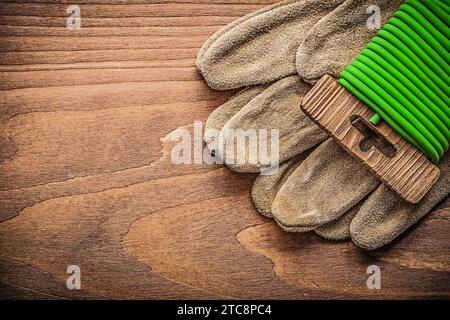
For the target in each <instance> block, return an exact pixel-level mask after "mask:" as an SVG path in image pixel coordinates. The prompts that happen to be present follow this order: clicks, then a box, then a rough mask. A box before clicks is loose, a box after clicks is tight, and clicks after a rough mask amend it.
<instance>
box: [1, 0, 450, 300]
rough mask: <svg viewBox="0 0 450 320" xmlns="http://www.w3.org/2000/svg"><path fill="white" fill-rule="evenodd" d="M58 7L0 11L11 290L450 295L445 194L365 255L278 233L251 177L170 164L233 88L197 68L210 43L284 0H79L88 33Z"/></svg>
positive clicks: (5, 278) (5, 251) (40, 293)
mask: <svg viewBox="0 0 450 320" xmlns="http://www.w3.org/2000/svg"><path fill="white" fill-rule="evenodd" d="M64 2H65V1H52V0H45V1H44V0H42V1H39V0H26V1H2V3H1V4H0V15H1V17H0V39H1V47H0V50H1V53H0V64H1V65H0V68H1V74H0V77H1V78H0V89H1V91H0V101H1V104H0V105H1V112H0V148H1V149H0V150H1V152H0V188H1V191H0V210H1V212H0V221H1V223H0V297H1V298H50V299H53V298H119V299H122V298H124V299H127V298H149V299H161V298H175V299H179V298H201V299H204V298H255V299H256V298H265V299H268V298H275V299H276V298H287V299H302V298H372V297H373V298H380V297H383V298H421V297H446V298H448V297H450V285H449V283H450V273H449V272H450V261H449V259H450V237H449V227H450V223H449V217H450V209H449V208H450V201H448V200H447V201H445V202H444V203H443V204H441V205H440V206H439V207H438V208H437V209H435V210H434V212H433V213H432V214H431V215H429V216H428V217H427V218H426V219H424V220H423V221H422V222H421V223H420V224H419V225H418V226H417V227H415V228H413V230H410V231H409V232H407V233H406V234H405V235H404V236H402V237H401V238H400V239H399V240H397V241H395V242H394V244H392V245H390V246H389V247H387V248H384V249H382V250H378V251H376V252H371V253H367V252H365V251H363V250H360V249H358V248H356V247H355V246H354V245H352V243H351V242H338V243H332V242H329V241H325V240H323V239H321V238H319V237H318V236H316V235H314V234H311V233H308V234H287V233H284V232H282V231H281V230H280V229H279V228H278V227H277V226H276V225H275V224H274V223H273V222H272V221H270V220H268V219H265V218H262V217H261V216H259V215H258V213H257V212H256V211H255V209H254V207H253V205H252V203H251V200H250V197H249V190H250V187H251V184H252V181H253V179H254V176H253V175H238V174H235V173H232V172H230V171H229V170H227V169H226V168H223V167H221V166H211V165H181V166H180V165H173V164H172V163H171V161H170V151H171V148H172V146H173V145H174V142H172V141H171V140H170V138H169V137H170V133H171V132H173V131H175V130H176V129H177V128H187V129H189V130H192V128H193V122H194V120H201V121H204V120H206V118H207V117H208V115H209V114H210V113H211V111H212V110H214V108H215V107H217V106H218V105H220V104H221V103H223V102H224V101H226V99H227V97H229V95H230V94H231V92H216V91H213V90H210V89H208V88H207V87H206V85H205V84H204V82H203V81H202V79H201V77H200V76H199V75H198V74H197V72H196V69H195V66H194V61H195V56H196V53H197V51H198V49H199V48H200V46H201V44H202V43H203V42H204V41H205V40H206V39H207V38H208V37H209V36H210V35H211V34H212V33H213V32H214V31H216V30H217V29H219V28H220V27H221V26H223V25H225V24H227V23H229V22H231V21H233V20H235V19H236V18H238V17H240V16H242V15H244V14H247V13H249V12H251V11H254V10H256V9H258V8H261V7H263V6H265V5H267V4H269V3H271V2H275V1H272V0H262V1H260V0H247V1H237V0H234V1H223V0H221V1H206V0H205V1H202V0H197V1H191V0H183V1H170V2H169V1H167V2H166V1H148V3H145V1H139V0H132V1H117V2H112V1H100V0H94V1H88V0H77V1H70V4H74V3H75V4H78V5H79V6H80V8H81V25H82V27H81V29H80V30H68V29H66V28H65V26H66V17H67V16H68V14H67V13H66V8H67V4H65V3H64ZM72 264H75V265H79V266H80V267H81V283H82V288H81V290H80V291H71V290H68V289H67V288H66V279H67V277H68V274H66V268H67V266H68V265H72ZM371 264H377V265H379V266H380V267H381V270H382V289H381V290H369V289H367V287H366V278H367V274H366V268H367V267H368V266H369V265H371Z"/></svg>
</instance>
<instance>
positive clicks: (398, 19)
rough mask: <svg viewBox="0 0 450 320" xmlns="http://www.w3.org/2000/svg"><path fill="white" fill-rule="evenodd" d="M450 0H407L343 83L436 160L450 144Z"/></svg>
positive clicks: (379, 117)
mask: <svg viewBox="0 0 450 320" xmlns="http://www.w3.org/2000/svg"><path fill="white" fill-rule="evenodd" d="M449 2H450V0H425V1H419V0H406V1H405V3H404V4H402V5H401V6H400V8H399V9H398V10H397V11H396V12H395V14H394V16H393V17H392V18H391V19H390V20H389V21H388V22H387V23H386V25H385V26H384V27H383V28H382V29H381V30H380V31H379V32H378V33H377V35H376V37H375V38H373V39H372V41H371V42H370V43H369V45H368V46H367V48H366V49H364V50H363V51H362V52H361V54H360V55H359V56H358V57H357V58H356V59H355V60H354V61H353V63H352V64H351V65H349V66H348V67H347V68H346V69H345V71H343V72H342V73H341V78H340V79H339V83H340V84H342V85H343V86H344V87H345V88H347V89H348V90H349V91H350V92H352V93H353V94H354V95H355V96H356V97H357V98H358V99H359V100H361V101H362V102H363V103H365V104H366V105H368V106H369V107H370V108H372V109H373V110H374V111H375V112H376V114H375V116H374V117H372V119H371V122H372V123H373V124H375V125H376V124H378V122H379V121H381V120H384V121H386V123H388V124H389V125H390V126H391V127H392V128H393V129H394V130H395V131H396V132H397V133H398V134H400V135H401V136H402V137H404V138H405V139H406V140H408V141H409V142H410V143H411V144H412V145H414V146H415V147H417V148H418V149H419V150H420V151H421V152H422V153H423V154H425V155H426V156H427V158H428V159H430V160H431V161H432V162H433V163H437V162H439V160H440V159H441V158H442V156H443V155H444V153H445V152H446V151H447V150H448V149H449V145H450V97H449V91H450V90H449V88H450V77H449V73H450V66H449V59H450V53H449V51H450V41H449V38H450V28H449V23H450V3H449Z"/></svg>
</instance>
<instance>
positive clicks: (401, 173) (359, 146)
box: [301, 75, 441, 203]
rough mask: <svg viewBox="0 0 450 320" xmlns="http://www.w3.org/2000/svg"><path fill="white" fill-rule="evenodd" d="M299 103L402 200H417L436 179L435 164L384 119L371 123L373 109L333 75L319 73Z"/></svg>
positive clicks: (438, 171) (437, 173)
mask: <svg viewBox="0 0 450 320" xmlns="http://www.w3.org/2000/svg"><path fill="white" fill-rule="evenodd" d="M301 107H302V110H303V111H304V112H305V113H306V114H307V115H308V116H309V117H310V118H311V119H312V120H313V121H314V122H315V123H317V124H318V125H319V126H320V127H321V128H322V129H324V130H325V131H327V132H328V133H329V134H330V135H331V136H332V137H333V138H334V139H335V140H336V141H337V142H338V143H339V144H340V145H341V146H342V147H344V148H345V149H346V150H347V151H348V152H349V153H350V154H351V155H353V156H354V157H356V158H357V159H359V160H361V161H362V162H363V163H364V164H365V165H366V166H367V167H368V168H369V169H370V170H371V171H372V172H373V173H375V175H376V176H377V177H378V178H379V179H380V180H381V181H383V182H384V183H385V184H386V185H387V186H388V187H389V188H391V189H392V190H394V191H395V192H397V193H398V194H399V195H400V196H401V197H402V198H403V199H405V200H406V201H408V202H410V203H417V202H419V201H420V200H421V199H422V198H423V197H424V196H425V195H426V194H427V192H428V191H429V190H430V189H431V187H432V186H433V185H434V183H435V182H436V181H437V180H438V178H439V176H440V173H441V172H440V170H439V168H438V167H437V166H436V165H434V164H433V163H431V162H430V161H428V159H427V158H426V157H425V155H424V154H423V153H422V152H420V151H419V150H418V149H417V148H416V147H414V146H412V145H411V144H410V143H409V142H408V141H406V140H405V139H404V138H403V137H401V136H400V135H399V134H398V133H397V132H395V131H394V130H393V129H392V127H390V126H389V125H388V124H387V123H386V122H381V123H379V124H378V125H377V126H375V125H373V124H371V123H370V119H371V118H372V117H373V115H374V114H375V112H374V111H373V110H372V109H371V108H369V107H368V106H366V105H365V104H363V103H362V102H361V101H359V100H358V98H356V97H355V96H354V95H353V94H352V93H351V92H350V91H348V90H347V89H346V88H344V87H343V86H341V85H340V84H339V83H338V82H337V81H336V80H335V79H334V78H333V77H331V76H329V75H325V76H323V77H322V78H321V79H320V80H319V81H318V82H317V84H316V85H315V86H314V87H313V88H312V89H311V90H310V91H309V92H308V94H307V95H306V96H305V98H304V99H303V101H302V106H301ZM358 121H359V125H358ZM371 133H372V135H373V137H372V140H373V142H372V144H371V145H370V146H367V147H366V148H365V147H364V145H363V144H364V143H365V140H366V141H367V140H369V139H370V138H371V137H370V134H371ZM369 143H370V142H369ZM381 144H384V147H383V146H381ZM389 148H392V150H389Z"/></svg>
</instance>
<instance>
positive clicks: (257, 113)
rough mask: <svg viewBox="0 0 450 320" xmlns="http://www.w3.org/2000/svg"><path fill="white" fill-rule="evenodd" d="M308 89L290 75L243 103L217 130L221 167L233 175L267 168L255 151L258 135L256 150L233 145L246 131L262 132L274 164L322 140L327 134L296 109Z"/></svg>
mask: <svg viewBox="0 0 450 320" xmlns="http://www.w3.org/2000/svg"><path fill="white" fill-rule="evenodd" d="M309 89H310V86H309V85H308V84H305V83H304V82H302V81H301V80H300V78H299V77H298V76H290V77H287V78H284V79H281V80H278V81H277V82H275V83H274V84H273V85H271V86H270V87H269V88H267V89H266V90H265V91H264V92H262V93H261V94H260V95H258V96H257V97H255V98H254V99H253V100H251V101H250V102H249V103H248V104H246V105H245V106H244V107H243V108H242V109H241V110H240V111H239V112H238V113H236V114H235V115H234V116H233V117H232V118H231V119H230V120H229V121H228V122H227V123H226V124H225V126H224V127H223V129H222V131H221V135H223V136H224V137H225V138H224V139H223V140H222V141H223V144H222V146H223V147H222V148H219V149H220V150H219V155H220V157H221V158H222V159H224V162H225V164H226V165H227V166H228V167H229V168H230V169H232V170H233V171H236V172H260V171H261V170H263V169H264V168H266V167H267V166H268V163H264V161H262V160H263V159H262V157H261V154H260V150H258V149H260V148H261V146H263V148H264V144H263V143H262V139H261V138H262V137H261V136H258V143H257V145H258V147H257V146H256V145H255V144H251V143H241V144H239V143H235V141H236V140H237V139H244V138H245V137H244V135H246V134H248V133H249V131H248V130H251V131H253V132H256V133H257V134H258V135H259V134H260V132H261V131H260V130H263V131H262V133H263V134H264V135H266V136H268V137H267V149H270V150H271V151H273V149H278V152H277V156H278V163H283V162H284V161H286V160H288V159H290V158H292V157H294V156H296V155H297V154H300V153H302V152H304V151H306V150H308V149H311V148H312V147H313V146H315V145H317V144H319V143H320V142H322V141H323V140H325V139H326V138H327V134H326V133H325V132H324V131H323V130H322V129H320V128H319V127H318V126H317V125H316V124H314V123H313V122H312V121H311V120H310V119H309V118H308V116H307V115H306V114H304V113H303V111H301V109H300V103H301V100H302V99H303V96H304V95H305V94H306V93H307V92H308V91H309ZM272 130H277V132H278V139H277V140H272V137H273V132H272ZM229 146H234V147H233V148H228V147H229ZM276 147H277V148H276ZM264 149H265V148H264ZM274 152H276V151H274ZM267 154H269V152H267ZM241 159H242V160H241ZM238 160H239V161H238Z"/></svg>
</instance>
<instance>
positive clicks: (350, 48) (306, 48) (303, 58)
mask: <svg viewBox="0 0 450 320" xmlns="http://www.w3.org/2000/svg"><path fill="white" fill-rule="evenodd" d="M402 3H403V0H378V1H376V2H374V1H372V0H347V1H345V2H344V3H343V4H341V5H340V6H339V7H337V8H336V9H335V10H334V11H333V12H331V13H330V14H329V15H327V16H326V17H325V18H323V19H322V20H320V21H319V22H318V23H317V24H316V25H315V26H314V27H313V28H312V29H311V30H310V31H309V32H308V34H307V35H306V36H305V38H304V39H303V41H302V43H301V44H300V46H299V48H298V51H297V57H296V67H297V71H298V74H299V75H300V77H301V78H302V79H303V80H304V81H306V82H309V83H315V82H316V81H317V80H318V79H320V78H321V77H322V76H323V75H325V74H330V75H332V76H335V77H337V76H338V74H339V73H340V72H341V71H342V70H344V68H345V67H346V66H347V65H348V64H350V63H351V62H352V61H353V59H354V58H355V57H356V56H357V55H358V54H359V53H360V52H361V51H362V50H363V49H364V48H365V47H366V46H367V43H368V42H369V41H370V40H371V39H372V38H373V37H374V36H375V34H376V32H377V31H378V28H379V27H381V26H382V25H383V24H384V23H386V21H387V20H388V19H389V18H390V17H391V16H392V15H393V13H394V12H395V10H397V9H398V8H399V7H400V5H401V4H402ZM373 4H376V6H374V5H373ZM378 9H379V10H380V11H377V10H378ZM377 19H380V20H378V21H377Z"/></svg>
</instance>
